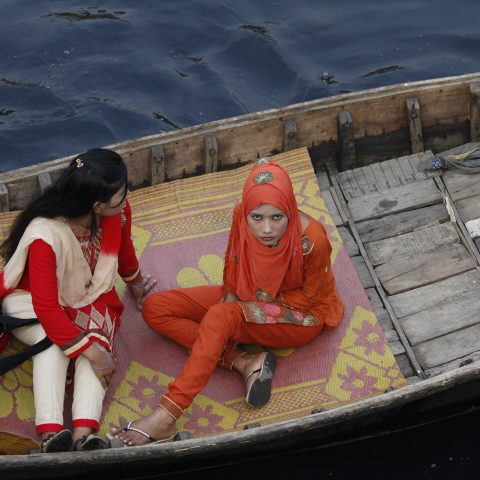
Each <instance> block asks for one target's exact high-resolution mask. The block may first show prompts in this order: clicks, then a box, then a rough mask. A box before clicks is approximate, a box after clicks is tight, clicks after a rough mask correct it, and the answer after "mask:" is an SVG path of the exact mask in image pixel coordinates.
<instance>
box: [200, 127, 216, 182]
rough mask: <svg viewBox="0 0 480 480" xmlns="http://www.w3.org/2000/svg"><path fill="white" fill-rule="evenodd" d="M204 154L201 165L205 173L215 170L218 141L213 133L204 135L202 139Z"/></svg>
mask: <svg viewBox="0 0 480 480" xmlns="http://www.w3.org/2000/svg"><path fill="white" fill-rule="evenodd" d="M203 142H204V146H205V156H204V162H203V166H204V168H205V173H210V172H216V171H217V169H218V143H217V139H216V137H215V135H206V136H205V137H204V139H203Z"/></svg>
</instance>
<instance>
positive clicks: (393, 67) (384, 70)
mask: <svg viewBox="0 0 480 480" xmlns="http://www.w3.org/2000/svg"><path fill="white" fill-rule="evenodd" d="M398 70H406V68H405V67H402V66H401V65H390V66H389V67H382V68H377V70H373V71H372V72H368V73H366V74H365V75H362V77H361V78H366V77H371V76H373V75H382V74H383V73H390V72H396V71H398Z"/></svg>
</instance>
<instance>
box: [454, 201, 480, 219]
mask: <svg viewBox="0 0 480 480" xmlns="http://www.w3.org/2000/svg"><path fill="white" fill-rule="evenodd" d="M455 206H456V207H457V211H458V214H459V215H460V218H461V219H462V221H463V222H464V223H466V222H469V221H471V220H475V219H476V218H478V214H479V212H480V195H476V196H475V197H469V198H464V199H463V200H458V201H456V202H455Z"/></svg>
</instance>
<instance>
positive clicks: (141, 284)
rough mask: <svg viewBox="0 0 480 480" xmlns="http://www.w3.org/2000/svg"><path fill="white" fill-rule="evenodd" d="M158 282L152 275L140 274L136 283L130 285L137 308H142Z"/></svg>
mask: <svg viewBox="0 0 480 480" xmlns="http://www.w3.org/2000/svg"><path fill="white" fill-rule="evenodd" d="M156 284H157V280H155V279H154V278H152V277H150V275H145V276H143V275H140V278H139V279H138V281H137V282H136V283H134V284H133V285H130V291H131V292H132V295H133V298H134V299H135V303H136V304H137V308H138V309H139V310H142V305H143V301H144V300H145V297H146V296H147V295H148V293H149V292H150V291H151V290H152V288H153V287H155V285H156Z"/></svg>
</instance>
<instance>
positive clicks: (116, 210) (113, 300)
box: [0, 148, 155, 452]
mask: <svg viewBox="0 0 480 480" xmlns="http://www.w3.org/2000/svg"><path fill="white" fill-rule="evenodd" d="M1 254H2V256H3V257H4V259H5V261H6V265H5V267H4V269H3V271H2V272H1V274H0V298H1V299H2V310H3V314H4V315H8V316H11V317H16V318H22V319H25V318H37V319H38V323H35V324H32V325H28V326H23V327H20V328H16V329H14V330H13V331H12V333H13V335H14V336H15V337H16V338H18V339H19V340H20V341H22V342H24V343H25V344H27V345H33V344H36V343H38V342H39V341H41V340H42V339H43V338H45V336H46V337H48V338H49V339H50V340H51V342H53V343H52V345H51V346H50V347H49V348H47V349H46V350H44V351H42V352H41V353H39V354H37V355H35V356H34V357H33V391H34V399H35V411H36V419H35V421H36V429H37V433H38V434H39V435H40V437H41V440H42V441H41V449H42V451H43V452H55V451H68V450H72V449H74V450H92V449H98V448H105V447H106V443H105V441H104V440H103V439H101V438H100V437H98V436H97V435H95V432H96V431H97V430H98V426H99V419H100V415H101V412H102V403H103V399H104V396H105V389H106V388H107V386H108V384H109V383H110V380H111V378H112V375H113V374H114V372H115V358H114V356H113V353H112V352H113V340H114V337H115V334H116V332H117V330H118V327H119V325H120V316H121V314H122V311H123V305H122V303H121V301H120V299H119V297H118V295H117V293H116V291H115V288H114V284H115V281H116V275H117V272H118V274H120V276H121V277H122V279H123V280H124V281H125V282H126V283H127V284H128V285H130V286H131V287H132V288H131V292H132V294H133V296H134V298H135V300H136V302H137V306H138V307H139V308H141V304H142V302H143V298H144V296H145V295H146V294H147V293H148V292H149V291H150V290H151V289H152V287H153V286H154V284H155V281H154V280H153V279H151V278H150V277H149V276H147V277H143V275H142V274H141V271H140V267H139V263H138V260H137V257H136V255H135V250H134V246H133V243H132V239H131V210H130V206H129V203H128V201H127V168H126V165H125V163H124V162H123V160H122V157H121V156H120V155H119V154H118V153H116V152H114V151H112V150H108V149H101V148H94V149H90V150H88V151H87V152H85V153H82V154H80V155H78V156H77V157H76V158H75V159H74V160H72V162H71V163H70V164H69V165H68V167H67V168H66V169H65V170H63V171H62V173H61V175H60V177H59V178H58V179H57V180H56V181H55V182H54V184H53V185H52V186H51V187H50V188H48V189H47V190H46V191H45V192H44V193H43V194H41V195H40V197H39V198H37V199H35V200H34V201H33V202H32V203H31V204H30V205H29V206H28V207H27V208H26V209H25V210H24V211H23V212H21V213H20V214H19V216H18V217H17V219H16V221H15V222H14V225H13V227H12V229H11V231H10V234H9V236H8V237H7V239H6V240H5V241H4V242H3V244H2V245H1ZM71 359H72V360H74V362H75V373H74V394H73V404H72V427H73V432H72V431H71V430H70V429H66V428H65V427H64V421H63V401H64V394H65V383H66V375H67V369H68V365H69V363H70V360H71Z"/></svg>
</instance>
